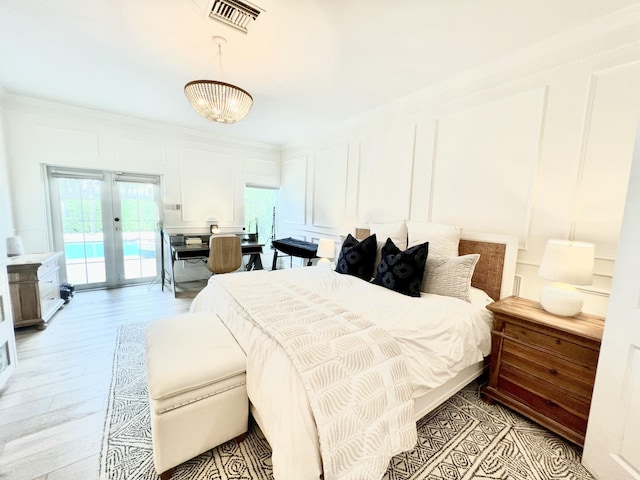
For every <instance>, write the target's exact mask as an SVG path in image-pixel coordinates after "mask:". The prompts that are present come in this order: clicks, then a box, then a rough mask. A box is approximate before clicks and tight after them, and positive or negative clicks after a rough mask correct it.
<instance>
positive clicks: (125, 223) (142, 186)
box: [116, 181, 159, 280]
mask: <svg viewBox="0 0 640 480" xmlns="http://www.w3.org/2000/svg"><path fill="white" fill-rule="evenodd" d="M116 183H117V185H118V194H119V197H120V198H119V199H120V217H119V218H120V220H119V222H120V227H119V228H120V234H121V235H120V237H121V238H120V245H121V248H122V252H123V267H124V271H123V275H124V279H125V280H133V279H146V278H154V277H155V276H156V275H157V274H158V255H157V252H158V251H159V235H158V221H159V211H158V204H157V201H156V191H157V185H156V184H153V183H139V182H131V181H116ZM117 232H118V227H117V226H116V233H117Z"/></svg>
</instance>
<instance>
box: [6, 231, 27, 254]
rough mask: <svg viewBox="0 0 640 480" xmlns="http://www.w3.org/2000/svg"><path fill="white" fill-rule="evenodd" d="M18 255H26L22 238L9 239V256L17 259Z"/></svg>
mask: <svg viewBox="0 0 640 480" xmlns="http://www.w3.org/2000/svg"><path fill="white" fill-rule="evenodd" d="M18 255H24V244H23V243H22V237H20V236H19V235H18V236H15V237H7V256H8V257H17V256H18Z"/></svg>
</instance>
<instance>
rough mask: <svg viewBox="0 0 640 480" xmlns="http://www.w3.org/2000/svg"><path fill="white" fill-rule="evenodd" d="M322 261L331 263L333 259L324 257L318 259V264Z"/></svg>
mask: <svg viewBox="0 0 640 480" xmlns="http://www.w3.org/2000/svg"><path fill="white" fill-rule="evenodd" d="M321 263H331V260H329V259H328V258H325V257H322V258H321V259H320V260H318V264H321Z"/></svg>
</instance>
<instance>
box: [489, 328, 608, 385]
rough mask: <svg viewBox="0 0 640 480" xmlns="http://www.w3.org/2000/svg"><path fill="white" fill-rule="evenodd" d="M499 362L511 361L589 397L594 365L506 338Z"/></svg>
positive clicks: (503, 363) (506, 362)
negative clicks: (548, 352) (574, 361)
mask: <svg viewBox="0 0 640 480" xmlns="http://www.w3.org/2000/svg"><path fill="white" fill-rule="evenodd" d="M501 364H502V365H501V367H500V368H501V369H502V368H504V365H505V364H506V365H513V366H515V367H517V368H520V369H521V370H524V371H525V372H529V373H530V374H531V375H534V376H535V377H537V378H539V379H541V380H544V381H546V382H551V383H553V384H555V385H557V386H558V387H561V388H563V389H565V390H566V391H569V392H572V393H574V394H575V395H576V396H579V397H582V398H591V393H592V391H593V382H594V380H595V376H596V372H595V365H593V366H592V367H586V366H584V365H582V364H577V363H571V362H570V361H568V360H565V359H564V358H561V357H554V356H552V355H548V354H545V353H544V352H543V351H540V350H537V349H535V348H532V347H529V346H527V345H523V344H521V343H518V342H514V341H512V340H508V339H506V338H505V339H504V342H503V345H502V361H501ZM500 375H502V372H500Z"/></svg>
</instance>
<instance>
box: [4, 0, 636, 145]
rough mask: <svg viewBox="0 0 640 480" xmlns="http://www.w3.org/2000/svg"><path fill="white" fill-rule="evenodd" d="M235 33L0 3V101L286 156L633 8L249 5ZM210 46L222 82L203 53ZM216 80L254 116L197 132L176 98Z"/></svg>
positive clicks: (22, 0) (178, 18)
mask: <svg viewBox="0 0 640 480" xmlns="http://www.w3.org/2000/svg"><path fill="white" fill-rule="evenodd" d="M251 1H252V3H254V4H256V5H258V6H260V7H261V8H263V9H264V10H265V11H264V12H263V13H261V14H260V16H259V17H258V19H257V20H256V21H254V22H252V23H250V24H249V26H248V30H249V32H248V34H244V33H241V32H238V31H237V30H234V29H232V28H230V27H229V26H227V25H224V24H222V23H220V22H218V21H216V20H212V19H209V18H208V17H207V16H206V15H205V14H204V11H205V9H206V7H207V3H209V5H210V4H211V3H212V2H213V0H153V1H151V0H91V1H87V0H0V87H2V88H3V89H4V90H5V91H6V92H9V93H12V94H18V95H25V96H29V97H35V98H42V99H45V100H51V101H55V102H62V103H66V104H71V105H76V106H81V107H87V108H91V109H97V110H102V111H106V112H110V113H116V114H123V115H128V116H133V117H137V118H142V119H148V120H154V121H159V122H163V123H167V124H172V125H178V126H183V127H188V128H195V129H199V130H204V131H209V132H215V133H219V134H223V135H229V136H234V137H238V138H243V139H252V140H256V141H261V142H268V143H273V144H286V143H290V142H293V141H295V140H297V139H299V138H301V137H305V136H308V135H311V134H313V133H314V132H316V131H318V129H321V128H323V127H326V126H327V125H332V124H335V123H337V122H340V121H342V120H345V119H347V118H349V117H352V116H354V115H357V114H360V113H362V112H365V111H367V110H370V109H373V108H375V107H377V106H379V105H381V104H384V103H387V102H389V101H392V100H394V99H396V98H399V97H402V96H404V95H407V94H409V93H411V92H414V91H416V90H419V89H421V88H424V87H426V86H428V85H430V84H434V83H437V82H440V81H442V80H443V79H446V78H449V77H451V76H453V75H456V74H459V73H461V72H464V71H467V70H469V69H472V68H474V67H478V66H480V65H482V64H484V63H486V62H489V61H491V60H493V59H496V58H497V57H500V56H503V55H507V54H510V53H513V52H515V51H517V50H519V49H521V48H524V47H526V46H530V45H532V44H535V43H537V42H539V41H541V40H542V39H546V38H548V37H551V36H553V35H557V34H559V33H560V32H563V31H566V30H570V29H573V28H576V27H578V26H580V25H583V24H585V23H588V22H591V21H593V20H594V19H597V18H599V17H602V16H604V15H607V14H609V13H612V12H615V11H617V10H620V9H622V8H624V7H627V6H629V5H631V4H636V3H637V0H535V1H532V0H251ZM214 35H221V36H223V37H225V38H226V39H227V41H228V44H227V46H226V47H224V48H223V51H222V53H223V71H222V72H220V71H219V68H218V64H217V60H216V47H215V45H214V43H213V41H212V40H211V37H212V36H214ZM202 77H208V78H213V79H222V80H225V81H227V82H229V83H234V84H237V85H238V86H240V87H242V88H244V89H246V90H248V91H249V92H250V93H251V94H252V96H253V97H254V105H253V108H252V110H251V112H250V113H249V115H248V117H247V118H246V119H244V120H242V121H241V122H239V123H237V124H233V125H218V124H214V123H209V122H207V121H206V120H204V119H203V118H201V117H200V116H198V114H196V113H195V112H194V111H193V110H192V109H191V107H190V106H189V104H188V103H187V100H186V98H185V96H184V93H183V87H184V84H185V83H186V82H188V81H190V80H195V79H197V78H202Z"/></svg>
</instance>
